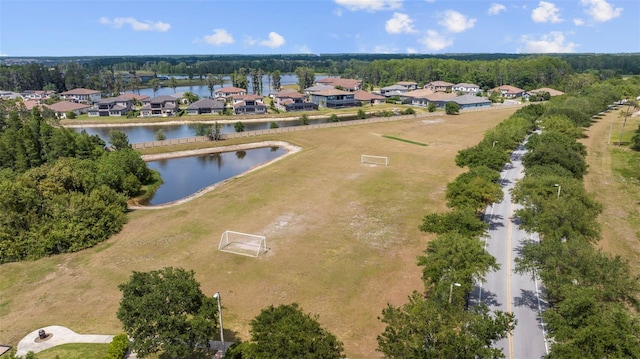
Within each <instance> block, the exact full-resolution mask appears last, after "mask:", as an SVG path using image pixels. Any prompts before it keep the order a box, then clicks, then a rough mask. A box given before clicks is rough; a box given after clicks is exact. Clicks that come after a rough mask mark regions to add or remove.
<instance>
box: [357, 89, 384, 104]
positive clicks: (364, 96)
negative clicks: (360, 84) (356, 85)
mask: <svg viewBox="0 0 640 359" xmlns="http://www.w3.org/2000/svg"><path fill="white" fill-rule="evenodd" d="M353 94H354V99H355V100H356V101H360V102H361V103H368V104H370V105H376V104H379V103H384V101H385V100H386V98H385V97H384V96H381V95H376V94H374V93H371V92H367V91H363V90H358V91H355V92H354V93H353Z"/></svg>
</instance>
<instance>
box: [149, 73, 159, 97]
mask: <svg viewBox="0 0 640 359" xmlns="http://www.w3.org/2000/svg"><path fill="white" fill-rule="evenodd" d="M149 85H150V86H151V89H152V90H153V97H155V96H156V93H157V92H158V90H159V89H160V80H158V78H157V77H154V78H152V79H151V80H149Z"/></svg>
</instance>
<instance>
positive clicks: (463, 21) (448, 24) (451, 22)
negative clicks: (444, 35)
mask: <svg viewBox="0 0 640 359" xmlns="http://www.w3.org/2000/svg"><path fill="white" fill-rule="evenodd" d="M439 17H440V21H438V24H440V25H442V26H444V27H445V28H447V30H449V31H451V32H463V31H465V30H468V29H470V28H472V27H473V26H474V25H475V23H476V19H470V18H468V17H466V16H465V15H462V14H461V13H459V12H457V11H453V10H447V11H445V12H444V13H442V14H440V15H439Z"/></svg>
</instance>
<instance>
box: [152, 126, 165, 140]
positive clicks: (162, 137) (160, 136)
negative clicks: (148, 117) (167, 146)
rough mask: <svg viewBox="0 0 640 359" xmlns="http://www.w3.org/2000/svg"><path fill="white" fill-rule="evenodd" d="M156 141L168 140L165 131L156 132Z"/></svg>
mask: <svg viewBox="0 0 640 359" xmlns="http://www.w3.org/2000/svg"><path fill="white" fill-rule="evenodd" d="M155 137H156V141H164V140H166V139H167V135H165V134H164V130H163V129H159V130H158V131H156V136H155Z"/></svg>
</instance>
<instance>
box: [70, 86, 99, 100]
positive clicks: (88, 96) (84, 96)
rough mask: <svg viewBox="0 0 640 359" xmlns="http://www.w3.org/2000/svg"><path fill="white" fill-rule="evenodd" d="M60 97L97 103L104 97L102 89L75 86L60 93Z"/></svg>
mask: <svg viewBox="0 0 640 359" xmlns="http://www.w3.org/2000/svg"><path fill="white" fill-rule="evenodd" d="M60 98H61V99H63V100H67V101H72V102H81V103H95V102H98V101H100V100H101V99H102V94H101V93H100V91H96V90H90V89H85V88H75V89H73V90H69V91H65V92H61V93H60Z"/></svg>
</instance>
